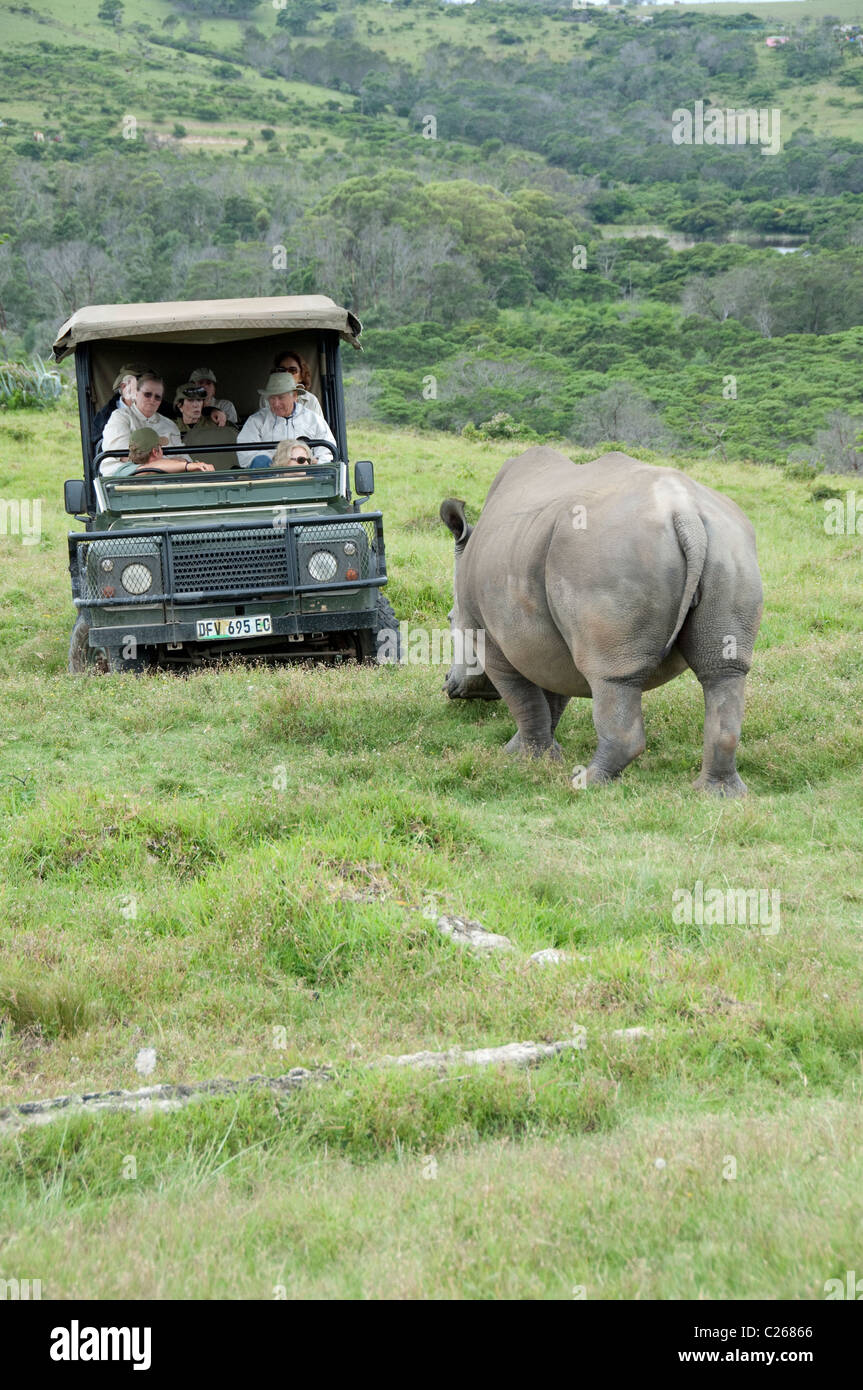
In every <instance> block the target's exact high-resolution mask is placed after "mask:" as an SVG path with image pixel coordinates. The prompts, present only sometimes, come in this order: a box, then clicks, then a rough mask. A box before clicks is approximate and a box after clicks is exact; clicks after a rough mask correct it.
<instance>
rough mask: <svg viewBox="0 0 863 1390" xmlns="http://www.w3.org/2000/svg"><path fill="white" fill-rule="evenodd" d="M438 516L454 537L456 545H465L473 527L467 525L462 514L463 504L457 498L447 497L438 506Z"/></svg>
mask: <svg viewBox="0 0 863 1390" xmlns="http://www.w3.org/2000/svg"><path fill="white" fill-rule="evenodd" d="M440 516H441V521H442V522H443V523H444V525H445V526H448V527H449V529H450V530H451V531H452V533H453V535H454V536H455V543H456V545H465V544H466V542H467V540H468V538H469V536H470V533H471V531H472V530H473V527H472V526H470V525H469V524H468V521H467V518H466V516H465V514H464V502H462V501H461V500H460V498H458V497H447V498H446V500H445V501H443V502H441V504H440Z"/></svg>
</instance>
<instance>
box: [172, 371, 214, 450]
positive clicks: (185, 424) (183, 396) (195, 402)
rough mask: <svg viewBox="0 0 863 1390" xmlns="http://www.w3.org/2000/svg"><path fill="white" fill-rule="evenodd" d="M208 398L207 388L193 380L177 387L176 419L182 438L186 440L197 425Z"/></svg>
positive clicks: (175, 398) (175, 400)
mask: <svg viewBox="0 0 863 1390" xmlns="http://www.w3.org/2000/svg"><path fill="white" fill-rule="evenodd" d="M206 399H207V392H206V390H205V388H204V387H203V386H202V385H198V384H197V383H195V382H193V381H187V382H186V383H185V385H184V386H178V387H177V389H176V391H175V392H174V420H175V422H176V425H177V429H178V430H179V431H180V438H181V439H183V440H185V438H186V435H187V434H188V432H189V430H190V429H191V428H192V426H193V425H197V423H198V421H199V420H200V418H201V412H202V410H203V408H204V401H205V400H206Z"/></svg>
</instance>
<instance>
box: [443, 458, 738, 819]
mask: <svg viewBox="0 0 863 1390" xmlns="http://www.w3.org/2000/svg"><path fill="white" fill-rule="evenodd" d="M440 511H441V517H442V519H443V520H444V521H445V522H446V524H447V526H448V527H449V529H450V530H451V531H452V533H453V535H454V536H455V557H456V558H455V584H454V588H455V594H454V604H453V609H452V613H451V614H450V621H451V625H452V628H453V633H454V635H455V634H456V633H458V632H461V633H475V634H482V640H483V641H484V654H483V656H482V665H481V666H480V665H476V666H475V667H473V668H468V667H467V666H465V665H464V663H462V664H460V665H453V666H452V668H451V669H450V671H449V674H448V676H447V680H446V685H445V687H444V688H445V690H446V691H447V693H448V695H449V696H450V698H451V699H461V698H477V697H478V698H482V697H485V698H494V696H495V694H496V693H497V694H500V695H501V696H502V697H503V699H504V700H505V701H506V704H507V706H508V708H509V710H510V713H511V714H512V716H513V718H514V719H515V721H516V724H517V726H518V733H517V734H516V735H515V737H514V738H512V739H511V740H510V742H509V743H508V744H507V750H508V751H510V752H524V753H529V754H540V753H544V752H546V751H549V752H551V755H552V756H553V757H560V747H559V745H558V744H557V742H556V741H555V738H554V731H555V729H556V727H557V723H558V721H559V719H560V716H561V714H562V713H563V710H564V708H565V706H566V704H567V702H568V701H569V699H570V698H571V697H572V696H574V695H580V696H585V697H588V698H591V699H592V700H593V722H594V725H595V727H596V732H597V736H598V740H599V742H598V745H597V749H596V752H595V754H594V756H593V760H592V762H591V763H590V766H589V767H588V769H587V774H586V779H585V780H586V781H588V782H607V781H609V780H610V779H611V778H612V777H616V776H617V774H618V773H620V772H622V771H623V769H624V768H625V767H626V766H627V764H628V763H630V762H632V760H633V758H637V757H638V755H639V754H640V753H642V752H643V751H644V746H645V744H644V723H643V720H642V712H641V694H642V691H644V690H650V689H651V688H652V687H654V686H657V685H663V684H664V683H665V682H666V681H669V680H671V679H672V677H674V676H677V675H679V674H680V672H681V671H685V670H686V668H687V666H690V667H691V668H692V670H693V671H694V672H695V674H696V676H697V677H698V679H699V681H700V682H701V685H702V688H703V690H704V707H705V718H704V759H703V763H702V769H701V775H700V776H699V777H698V779H697V781H696V782H695V786H696V787H700V788H703V789H705V790H709V791H713V792H717V793H719V794H722V795H741V794H743V793H744V792H745V791H746V788H745V786H744V783H743V782H742V780H741V778H740V776H739V775H738V772H737V768H736V765H735V754H736V750H737V744H738V741H739V739H740V726H741V722H742V719H743V687H744V681H745V678H746V673H747V671H748V670H749V667H750V665H751V662H752V649H753V646H754V644H755V637H756V634H757V632H758V626H759V623H760V621H761V608H762V591H761V576H760V574H759V571H758V561H757V559H756V553H755V533H754V530H753V528H752V525H751V523H750V522H749V520H748V519H747V517H746V516H745V515H744V514H743V512H742V511H741V510H740V508H739V507H738V506H736V505H735V503H734V502H731V501H730V500H729V499H728V498H727V497H723V496H722V495H721V494H720V493H718V492H714V491H713V490H712V488H709V487H705V486H704V485H703V484H701V483H697V482H695V481H694V480H693V479H692V478H689V477H687V475H686V474H685V473H679V472H677V471H676V470H675V469H673V468H656V467H653V466H652V465H651V464H646V463H639V461H638V460H637V459H633V458H629V457H628V456H627V455H626V454H621V453H609V454H603V455H602V457H601V458H598V459H594V460H593V461H592V462H591V463H585V464H575V463H573V462H572V460H571V459H568V458H566V457H565V456H564V455H563V454H560V453H558V452H557V450H555V449H549V448H545V447H537V448H533V449H528V450H527V452H526V453H523V454H520V455H519V456H518V457H517V458H511V459H509V460H508V461H507V462H506V463H505V464H504V465H503V467H502V468H501V470H500V472H499V473H498V475H497V477H496V478H495V480H494V482H493V483H492V485H491V488H490V489H489V493H488V497H487V498H486V503H485V506H484V507H483V510H482V515H481V516H480V518H479V521H478V522H477V524H476V526H475V527H471V526H469V525H468V523H467V521H466V520H465V515H464V503H463V502H460V501H458V500H456V499H454V498H448V499H447V500H446V501H445V502H443V503H442V504H441V509H440ZM474 640H475V641H478V640H480V639H479V638H475V639H474ZM464 645H465V644H464V643H463V644H462V650H464ZM467 645H468V649H470V639H468V643H467ZM456 650H457V651H458V645H456ZM481 650H482V649H481ZM489 683H490V684H489ZM492 687H493V688H492Z"/></svg>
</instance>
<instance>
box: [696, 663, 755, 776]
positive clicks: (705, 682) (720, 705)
mask: <svg viewBox="0 0 863 1390" xmlns="http://www.w3.org/2000/svg"><path fill="white" fill-rule="evenodd" d="M745 681H746V676H745V674H744V673H743V672H740V671H734V672H728V673H723V674H721V675H711V676H703V677H702V678H701V687H702V690H703V691H704V756H703V759H702V763H701V773H700V775H699V776H698V777H697V778H696V779H695V781H694V782H693V784H692V785H693V786H694V787H696V788H697V789H698V790H699V791H707V792H712V793H713V794H714V795H715V796H745V795H746V783H745V782H744V781H743V778H742V777H741V776H740V774H739V773H738V771H737V761H736V759H737V745H738V743H739V742H740V728H741V725H742V723H743V692H744V684H745Z"/></svg>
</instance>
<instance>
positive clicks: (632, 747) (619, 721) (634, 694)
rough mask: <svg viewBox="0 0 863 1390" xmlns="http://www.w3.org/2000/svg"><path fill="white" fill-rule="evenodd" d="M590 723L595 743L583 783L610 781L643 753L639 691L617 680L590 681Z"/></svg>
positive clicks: (642, 724) (642, 728)
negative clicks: (595, 739) (591, 710)
mask: <svg viewBox="0 0 863 1390" xmlns="http://www.w3.org/2000/svg"><path fill="white" fill-rule="evenodd" d="M590 687H591V692H592V695H593V725H594V728H595V729H596V733H597V737H598V739H599V742H598V744H597V747H596V752H595V753H594V755H593V758H592V759H591V762H590V764H589V765H588V769H587V778H586V780H587V782H588V784H591V783H602V782H610V781H611V780H612V778H614V777H617V776H619V775H620V773H621V772H622V771H623V769H624V768H625V767H627V766H628V765H629V764H630V763H631V762H632V761H633V759H634V758H637V757H638V756H639V754H641V753H643V752H644V748H645V740H644V719H643V717H642V713H641V690H640V689H639V688H638V687H636V686H632V685H624V684H622V683H621V682H619V681H608V680H593V681H591V683H590Z"/></svg>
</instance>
